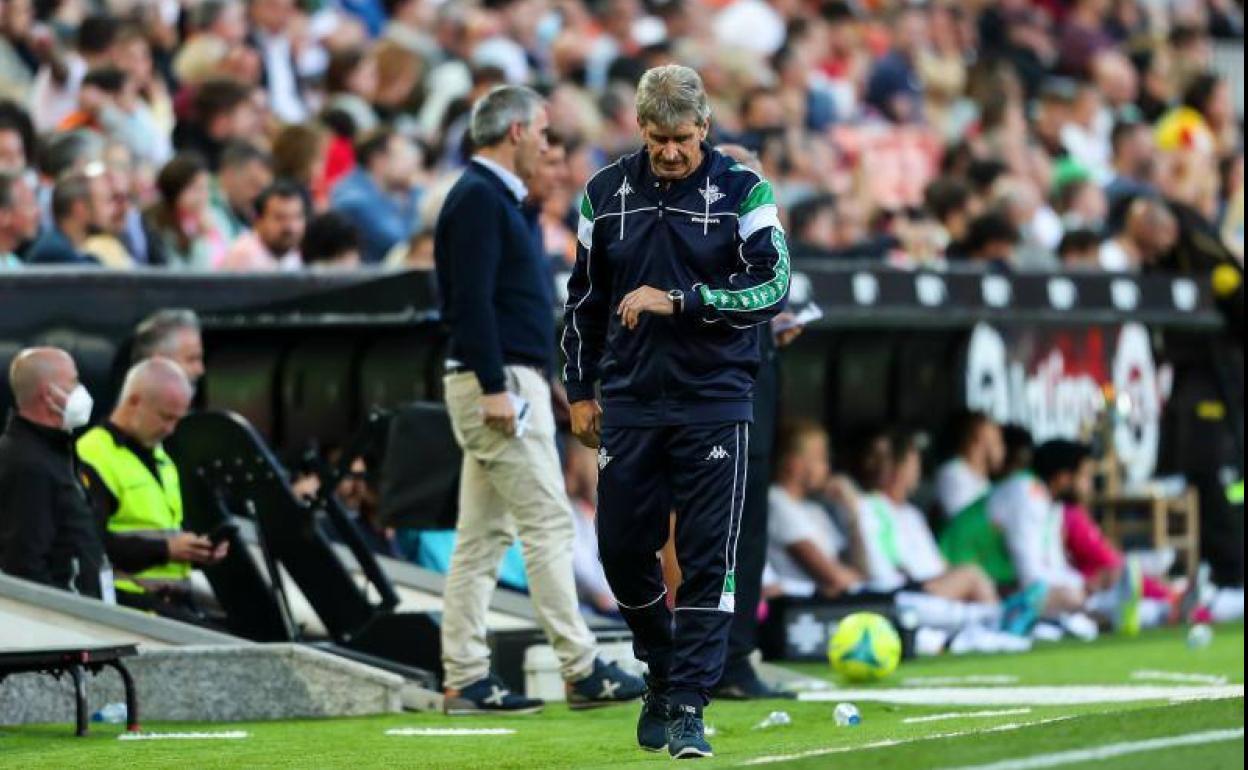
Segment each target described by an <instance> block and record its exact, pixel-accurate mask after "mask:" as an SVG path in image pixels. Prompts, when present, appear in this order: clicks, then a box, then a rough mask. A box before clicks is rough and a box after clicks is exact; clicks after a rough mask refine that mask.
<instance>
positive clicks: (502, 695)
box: [442, 674, 546, 717]
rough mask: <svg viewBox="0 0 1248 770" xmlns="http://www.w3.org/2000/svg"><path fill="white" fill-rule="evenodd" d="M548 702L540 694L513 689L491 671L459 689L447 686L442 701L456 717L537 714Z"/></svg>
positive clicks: (445, 708) (443, 707)
mask: <svg viewBox="0 0 1248 770" xmlns="http://www.w3.org/2000/svg"><path fill="white" fill-rule="evenodd" d="M544 705H546V704H545V703H544V702H542V701H540V700H538V699H537V698H526V697H525V696H523V695H520V694H518V693H514V692H512V691H511V690H509V689H508V688H507V685H505V684H503V680H501V679H499V678H498V677H497V676H496V675H494V674H490V675H489V676H487V677H486V678H484V679H480V680H478V681H476V682H473V683H472V684H470V685H468V686H467V687H465V688H464V689H462V690H460V691H459V692H455V691H454V690H447V691H446V696H445V697H444V698H443V701H442V710H443V711H445V712H446V715H447V716H452V717H459V716H469V715H473V714H536V713H538V712H539V711H541V710H542V707H543V706H544Z"/></svg>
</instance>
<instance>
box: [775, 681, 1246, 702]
mask: <svg viewBox="0 0 1248 770" xmlns="http://www.w3.org/2000/svg"><path fill="white" fill-rule="evenodd" d="M1242 697H1244V686H1243V685H1242V684H1233V685H1232V684H1228V685H1220V686H1216V687H1163V686H1160V685H1097V686H1082V685H1078V686H1071V687H935V688H931V689H923V690H920V689H900V688H891V689H861V690H831V691H829V692H803V693H798V695H797V698H798V700H802V701H816V702H829V701H843V700H848V701H854V700H861V701H877V702H883V703H902V704H905V703H909V704H912V705H916V706H1070V705H1076V704H1081V703H1132V702H1135V701H1148V700H1158V701H1164V700H1173V699H1181V700H1192V699H1216V698H1242Z"/></svg>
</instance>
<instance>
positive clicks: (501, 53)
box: [0, 0, 1244, 271]
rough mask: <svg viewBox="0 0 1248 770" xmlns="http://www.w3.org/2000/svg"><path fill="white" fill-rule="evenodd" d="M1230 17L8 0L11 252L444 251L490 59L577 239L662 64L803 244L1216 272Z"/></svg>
mask: <svg viewBox="0 0 1248 770" xmlns="http://www.w3.org/2000/svg"><path fill="white" fill-rule="evenodd" d="M1242 34H1243V16H1242V5H1241V4H1239V3H1235V2H1231V1H1230V0H1174V1H1173V2H1158V3H1137V2H1132V1H1130V0H1070V1H1063V0H1005V1H1004V2H983V1H981V0H957V1H955V0H947V1H944V2H938V1H932V2H885V1H884V0H859V1H857V2H854V1H853V0H850V1H849V2H845V1H842V0H821V1H820V2H806V1H804V0H647V1H645V2H643V0H603V1H602V2H582V1H581V0H558V1H552V0H482V1H481V2H469V1H466V0H444V1H443V2H436V1H435V0H162V1H161V2H151V3H148V2H133V0H0V99H2V100H3V101H0V267H3V268H7V269H15V268H16V269H20V268H21V267H22V266H23V265H27V264H30V265H46V264H70V265H76V266H82V267H89V266H97V265H98V266H102V267H107V268H113V269H127V268H131V267H136V266H153V267H156V266H160V267H163V268H165V269H171V270H236V271H255V270H289V269H297V268H299V267H309V266H334V267H339V268H342V267H354V266H375V265H386V266H391V267H395V266H418V267H430V266H431V264H432V228H433V223H434V222H435V220H436V218H437V211H438V207H439V203H440V200H441V198H442V196H443V194H444V193H445V191H446V190H447V189H448V188H449V186H450V184H451V183H452V182H453V181H454V177H455V175H456V174H457V173H458V170H459V169H461V168H462V166H463V164H464V163H465V162H466V159H467V158H468V157H469V155H470V152H471V150H472V148H471V147H470V144H471V141H470V139H469V138H468V137H467V135H466V131H465V128H466V124H467V109H468V107H469V106H470V104H471V103H472V102H473V100H474V99H475V98H476V97H478V96H480V95H481V94H483V93H484V92H485V91H487V90H488V89H489V88H491V87H492V86H495V85H498V84H501V83H526V84H531V85H533V86H535V87H537V88H538V89H539V90H540V91H542V92H543V93H544V94H545V95H547V96H548V97H549V99H550V103H551V129H552V134H553V135H555V136H556V137H557V138H558V139H559V141H557V142H556V143H555V144H556V146H557V148H558V149H557V150H555V152H556V153H557V154H558V156H559V157H558V158H557V159H554V160H552V164H553V165H555V166H556V167H557V168H556V177H555V181H554V187H555V189H554V190H553V191H552V193H551V194H550V195H549V196H547V198H546V200H545V201H544V202H543V203H541V204H540V209H541V210H540V222H541V228H542V231H543V235H544V239H545V248H546V250H547V252H548V253H549V254H550V255H551V256H552V258H553V259H554V261H555V264H556V265H558V264H559V263H560V262H563V263H564V264H565V265H566V264H570V262H571V260H572V259H573V257H574V244H575V237H574V234H575V211H576V207H575V204H576V203H577V202H578V200H579V196H580V195H581V191H582V190H583V189H584V185H585V183H586V181H587V180H588V178H589V177H590V175H591V174H592V173H593V172H594V171H595V170H596V169H598V168H600V167H601V166H603V165H604V164H605V163H607V162H609V161H611V160H613V159H614V158H616V157H618V156H620V155H622V154H623V153H625V152H627V151H630V150H632V149H634V148H635V147H636V145H637V143H638V139H637V130H636V126H635V122H634V118H633V110H632V102H633V97H634V89H635V87H636V83H637V81H638V78H639V76H640V74H641V72H642V71H644V70H645V69H646V68H647V67H650V66H654V65H656V64H660V63H665V62H669V61H675V62H680V63H687V64H691V65H692V66H694V67H696V68H697V69H698V71H699V72H700V73H701V74H702V77H703V79H704V81H705V84H706V88H707V90H708V94H709V96H710V98H711V101H712V107H713V118H712V127H713V134H712V140H713V141H714V142H716V143H722V142H729V141H731V142H735V143H739V144H741V145H744V146H745V147H747V148H748V149H751V150H753V151H754V152H755V153H757V155H758V157H759V159H760V161H761V164H762V168H763V171H764V174H765V175H766V176H767V177H768V178H769V179H770V180H771V181H772V182H773V186H774V188H775V190H776V195H777V199H778V202H779V204H780V206H781V211H782V212H784V215H785V219H786V224H787V228H788V231H789V234H790V241H791V242H792V248H793V253H794V255H795V256H796V257H809V258H823V259H849V258H859V259H870V260H877V261H886V262H887V263H889V264H893V265H898V266H928V267H941V266H944V265H946V264H954V263H966V262H970V263H977V264H983V265H986V266H989V267H991V268H997V269H1011V268H1017V269H1028V268H1041V269H1043V268H1055V267H1058V266H1065V267H1068V268H1078V269H1093V270H1097V269H1100V270H1112V271H1120V270H1131V271H1137V270H1149V269H1155V268H1163V269H1164V268H1170V269H1178V270H1199V271H1205V270H1207V269H1209V268H1210V267H1211V266H1213V265H1216V264H1218V263H1221V262H1226V261H1231V260H1235V261H1238V262H1239V263H1241V264H1242V259H1243V183H1244V172H1243V148H1242V135H1243V133H1242V124H1241V117H1240V116H1239V115H1238V114H1237V111H1236V107H1235V91H1236V90H1239V91H1240V92H1242V88H1243V83H1242V68H1241V69H1240V70H1239V71H1238V72H1235V73H1233V74H1232V75H1231V77H1233V78H1234V81H1232V80H1228V79H1226V77H1223V76H1221V75H1219V74H1217V72H1216V71H1215V68H1214V64H1215V62H1214V58H1215V56H1214V51H1215V48H1217V47H1218V39H1219V38H1222V39H1226V40H1230V41H1235V40H1239V41H1241V42H1240V43H1239V44H1240V45H1242ZM1234 44H1235V43H1234V42H1231V43H1229V45H1234ZM1239 61H1240V62H1242V58H1241V59H1239ZM1224 69H1225V68H1224Z"/></svg>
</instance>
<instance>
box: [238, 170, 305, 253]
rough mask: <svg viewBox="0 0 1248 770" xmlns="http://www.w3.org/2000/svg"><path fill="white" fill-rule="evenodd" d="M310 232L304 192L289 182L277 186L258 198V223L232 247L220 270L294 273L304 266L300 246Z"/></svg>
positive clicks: (275, 184)
mask: <svg viewBox="0 0 1248 770" xmlns="http://www.w3.org/2000/svg"><path fill="white" fill-rule="evenodd" d="M306 229H307V204H306V203H305V202H304V197H303V190H301V189H300V188H299V187H298V186H296V185H294V184H292V183H290V182H274V183H273V184H272V185H270V186H269V187H267V188H265V190H264V191H263V192H261V193H260V195H259V196H258V197H257V198H256V222H255V226H254V228H253V229H252V231H251V232H248V233H244V234H243V235H242V236H240V237H239V238H238V239H236V240H235V241H234V243H233V244H232V245H231V246H230V249H229V251H227V252H226V254H225V258H224V259H223V260H222V262H221V264H220V265H218V266H217V267H218V268H219V269H221V270H234V271H243V272H263V271H268V270H295V269H298V268H299V267H300V266H301V265H302V264H303V259H302V257H300V255H299V244H300V243H301V242H302V241H303V234H304V231H305V230H306Z"/></svg>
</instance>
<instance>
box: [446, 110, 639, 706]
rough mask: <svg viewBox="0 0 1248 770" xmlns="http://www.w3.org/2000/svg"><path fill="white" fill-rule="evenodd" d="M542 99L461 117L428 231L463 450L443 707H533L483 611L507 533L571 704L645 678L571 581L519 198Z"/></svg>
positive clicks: (537, 259) (539, 266)
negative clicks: (470, 149)
mask: <svg viewBox="0 0 1248 770" xmlns="http://www.w3.org/2000/svg"><path fill="white" fill-rule="evenodd" d="M546 127H547V116H546V104H545V102H544V101H543V100H542V99H541V97H540V96H538V95H537V94H536V93H534V92H533V91H531V90H529V89H527V88H521V87H515V86H503V87H500V88H497V89H495V90H493V91H491V92H490V93H489V94H487V95H486V96H484V97H483V98H482V99H481V100H480V101H478V102H477V103H476V104H475V105H474V106H473V110H472V114H471V116H470V128H469V130H470V132H471V136H472V141H473V144H474V146H476V147H477V148H478V149H477V152H476V154H475V155H474V157H473V161H472V163H469V164H468V168H467V169H465V171H464V173H463V175H462V176H461V177H460V179H459V181H457V182H456V183H455V186H454V187H452V188H451V191H450V192H449V193H448V194H447V197H446V203H445V204H444V205H443V207H442V211H441V213H440V215H439V216H438V223H437V229H436V231H435V234H434V259H435V261H436V263H437V275H438V287H439V290H440V294H441V303H442V313H443V319H444V321H445V322H446V323H447V325H448V327H449V330H450V338H451V341H450V350H449V353H448V357H447V360H446V377H445V379H444V383H445V390H446V405H447V410H448V412H449V413H450V417H451V427H452V428H453V430H454V432H455V438H456V441H457V442H458V443H459V445H460V446H461V447H462V448H463V450H464V461H463V469H462V472H461V476H460V490H459V521H458V524H457V526H456V543H455V552H454V554H453V555H452V557H451V569H450V574H449V575H448V576H447V580H446V590H445V595H444V597H445V598H444V609H443V615H442V663H443V667H444V669H445V671H444V673H445V679H444V682H443V686H444V688H445V696H446V697H445V711H446V713H448V714H454V715H459V714H488V713H513V714H516V713H533V712H536V711H539V710H540V709H541V708H542V705H543V704H542V701H540V700H537V699H534V698H526V697H524V696H522V695H520V694H518V693H514V692H511V691H510V690H509V689H508V688H507V687H506V685H504V684H503V683H502V681H501V680H500V679H499V678H498V677H497V676H495V675H494V674H492V673H491V672H490V657H489V647H488V646H487V644H486V638H485V635H486V622H485V620H486V613H487V610H488V607H489V600H490V594H491V593H492V592H493V590H494V585H495V583H496V581H497V580H498V570H499V564H500V562H501V560H502V558H503V553H504V552H505V551H506V550H507V548H508V547H509V546H510V545H511V543H512V541H513V540H514V539H515V537H516V534H517V532H518V533H519V536H520V542H521V545H522V546H523V550H524V560H525V571H526V573H527V575H528V579H529V588H530V594H531V596H532V598H533V606H534V608H535V609H536V611H537V616H538V621H539V622H540V623H541V625H542V629H543V630H544V631H545V632H546V636H547V638H549V639H550V642H551V644H552V645H553V646H554V649H555V655H556V656H557V657H558V658H559V664H560V672H561V673H562V675H563V678H564V680H565V681H566V682H567V693H568V703H569V705H570V706H572V707H573V708H587V707H592V706H598V705H605V704H608V703H615V702H620V701H627V700H633V699H635V698H637V697H639V696H640V695H641V693H642V691H643V689H644V684H643V683H642V681H641V679H640V678H639V677H636V676H633V675H631V674H627V673H625V672H623V671H621V670H620V669H619V668H618V667H617V666H616V665H615V664H614V663H606V662H604V661H603V660H602V659H600V658H599V657H598V656H597V650H596V648H595V644H594V637H593V634H592V633H590V631H589V628H588V627H587V626H586V624H585V621H584V619H583V618H582V617H581V614H580V610H579V607H578V604H577V597H576V584H575V581H574V579H573V575H572V540H573V523H572V510H571V504H570V502H569V500H568V495H567V492H566V490H565V489H564V486H563V474H562V471H561V469H560V465H559V457H558V455H557V453H556V452H555V443H554V438H555V419H554V414H553V412H552V410H551V406H550V382H549V377H550V370H551V362H552V358H553V353H554V349H553V348H554V339H555V330H554V319H553V318H552V313H551V307H552V305H553V302H554V299H553V297H552V293H553V292H552V289H553V287H552V286H550V282H549V280H548V279H547V275H548V274H547V271H546V266H545V264H544V263H543V258H542V255H541V254H539V253H538V249H537V248H536V241H535V239H534V237H533V234H532V231H531V230H530V228H529V223H528V222H527V221H526V219H525V217H524V215H523V213H522V210H521V203H522V202H523V201H524V199H525V197H526V195H527V191H526V189H525V185H524V182H523V181H522V178H523V177H528V176H531V175H532V173H533V172H534V171H535V170H536V167H537V165H538V163H539V162H540V161H541V158H542V154H543V152H545V150H546Z"/></svg>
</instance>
